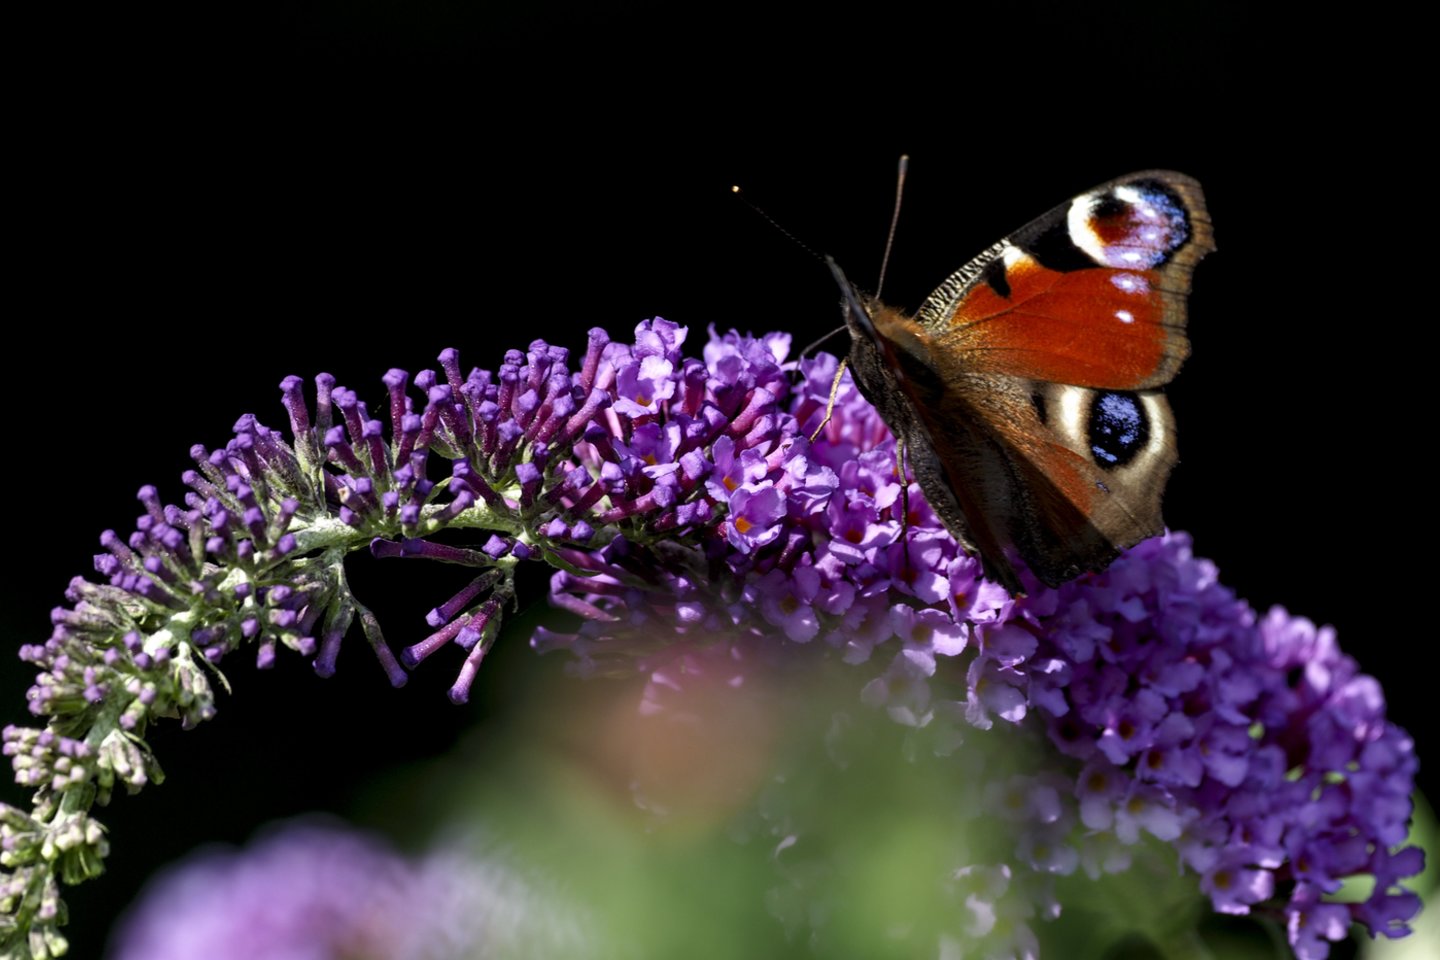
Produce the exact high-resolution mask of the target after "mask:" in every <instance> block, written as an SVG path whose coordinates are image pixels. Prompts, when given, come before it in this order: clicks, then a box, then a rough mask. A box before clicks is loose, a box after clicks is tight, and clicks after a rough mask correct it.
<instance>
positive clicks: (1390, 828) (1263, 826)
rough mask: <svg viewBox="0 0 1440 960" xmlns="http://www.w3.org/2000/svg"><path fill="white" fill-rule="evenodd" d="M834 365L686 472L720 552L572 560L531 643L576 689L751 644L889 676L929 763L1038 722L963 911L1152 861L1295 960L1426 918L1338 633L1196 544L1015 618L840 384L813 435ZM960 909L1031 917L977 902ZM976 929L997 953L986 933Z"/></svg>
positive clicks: (760, 356)
mask: <svg viewBox="0 0 1440 960" xmlns="http://www.w3.org/2000/svg"><path fill="white" fill-rule="evenodd" d="M781 345H782V344H781V342H780V341H777V340H776V339H775V338H773V337H772V338H767V339H765V340H753V339H750V338H743V337H738V336H736V335H734V334H731V335H728V336H726V337H723V338H715V339H712V342H711V344H710V345H709V347H708V348H707V355H706V356H707V361H708V362H709V363H710V364H711V365H718V363H719V362H729V363H731V364H732V365H734V366H739V367H748V369H749V370H750V371H751V374H750V375H751V376H752V377H754V378H755V379H757V380H760V381H762V382H771V383H779V382H780V380H779V374H780V371H781V362H782V361H783V353H781V351H780V349H779V347H780V346H781ZM836 367H837V363H836V361H835V360H834V359H833V358H830V357H827V356H824V355H822V356H820V357H817V358H815V359H813V360H806V361H802V362H801V363H800V364H799V365H798V369H799V371H800V373H801V375H802V377H803V379H802V380H801V381H800V383H799V384H798V386H797V387H796V388H795V390H794V392H793V396H792V397H790V398H789V402H788V403H787V404H786V405H785V408H784V409H783V410H782V411H780V412H779V413H777V414H776V418H775V425H774V426H773V427H772V428H771V429H770V430H768V431H767V432H761V433H752V434H749V435H747V436H745V437H744V438H743V439H737V440H736V441H734V442H724V443H723V444H722V443H717V444H716V445H715V453H716V456H715V457H714V459H713V461H712V462H710V463H705V464H702V465H701V468H700V469H701V470H702V471H708V476H706V477H705V478H704V489H705V493H706V494H707V495H708V496H709V497H710V498H711V499H712V500H713V501H714V502H715V508H714V509H715V512H716V513H717V515H719V516H720V518H721V519H720V520H719V522H718V524H717V526H716V531H715V533H714V534H713V535H712V536H711V537H710V538H709V539H708V540H705V541H702V542H701V543H699V544H697V545H695V546H694V547H692V548H691V549H690V550H689V551H688V552H687V551H683V550H681V549H679V548H675V547H672V549H671V550H669V551H667V552H664V553H660V552H655V553H651V554H647V555H646V556H645V559H644V561H643V562H638V561H637V555H636V551H635V550H634V549H633V547H632V546H630V545H623V546H618V545H612V546H611V547H610V548H608V549H607V550H603V551H599V552H596V553H593V554H591V555H590V556H589V557H588V558H587V559H586V561H584V562H585V564H586V565H587V572H588V573H589V574H590V575H589V576H588V577H578V576H574V575H573V574H570V573H568V572H561V573H557V574H556V575H555V576H554V578H553V580H552V591H553V600H554V602H555V603H556V604H557V605H559V606H562V607H564V608H566V609H568V610H571V611H572V612H575V613H578V614H580V615H581V617H582V618H583V622H582V624H581V625H580V627H579V629H578V631H576V632H575V633H572V634H556V633H552V632H548V631H543V630H542V631H541V633H540V635H539V636H537V638H536V640H535V643H536V645H537V646H538V647H540V648H541V649H556V648H563V649H567V650H569V651H570V652H571V653H573V654H574V655H575V657H576V660H575V664H576V668H577V669H578V670H579V671H581V672H593V671H596V670H601V669H615V668H616V664H617V662H623V661H625V660H627V659H634V660H635V664H636V666H637V667H638V668H639V669H642V670H649V671H651V678H652V683H651V687H650V690H649V697H650V699H651V701H652V702H653V705H655V706H656V707H657V708H658V707H659V706H660V705H662V704H663V703H664V702H665V701H666V700H667V699H668V698H673V697H675V696H676V691H677V689H678V688H679V687H680V686H681V685H682V684H683V676H684V675H685V674H686V673H692V674H693V673H698V672H702V671H703V670H707V669H708V670H713V669H715V667H716V666H717V665H724V666H728V668H729V669H731V670H735V671H736V672H737V673H738V672H739V669H740V668H739V667H738V664H740V663H743V662H746V661H750V660H753V659H754V657H755V650H756V648H757V647H758V646H760V645H761V644H762V643H763V642H764V641H765V640H766V638H770V639H771V641H772V643H773V638H776V637H780V636H783V637H785V638H787V639H788V640H789V641H791V642H794V643H806V642H809V641H812V640H815V639H817V638H818V639H819V640H821V641H822V642H823V643H825V644H826V645H828V646H830V647H832V648H834V649H835V650H837V651H838V652H839V654H840V655H841V656H842V657H843V658H844V659H845V660H846V661H848V662H852V663H860V662H864V661H867V660H868V659H870V658H871V657H872V654H874V653H876V652H879V651H893V653H889V654H888V656H887V661H886V663H885V664H884V665H883V666H882V668H881V670H880V672H879V675H877V676H875V677H874V678H873V679H872V680H871V681H870V682H869V683H868V684H867V685H866V686H865V688H864V690H863V693H862V696H863V698H864V699H865V700H866V701H867V702H869V703H871V704H873V705H875V706H880V707H883V708H885V709H886V710H887V711H888V712H889V713H890V714H891V716H892V717H894V718H895V719H896V720H898V721H900V722H902V723H905V724H908V725H911V726H913V727H916V728H917V729H918V730H921V731H923V733H924V734H925V735H926V736H928V738H929V740H930V742H931V744H932V745H933V748H934V749H935V751H936V752H938V753H941V754H945V753H949V752H951V751H952V750H953V749H954V747H955V746H956V745H957V744H958V743H959V742H960V740H961V738H962V737H963V735H964V733H963V731H964V728H965V727H967V726H968V727H973V728H979V729H989V728H990V727H991V726H992V725H993V724H994V722H995V719H996V718H1000V719H1002V720H1004V721H1007V722H1009V723H1012V724H1020V723H1021V722H1022V721H1024V720H1025V719H1026V718H1027V716H1029V715H1031V714H1035V715H1038V718H1037V719H1038V720H1039V722H1040V724H1041V725H1043V727H1044V729H1045V731H1046V733H1047V734H1048V737H1049V739H1050V741H1051V743H1052V745H1053V749H1054V750H1057V751H1058V752H1059V754H1060V759H1059V762H1056V763H1051V764H1049V765H1048V768H1047V769H1046V770H1045V771H1044V772H1043V773H1041V774H1037V775H1036V776H1034V777H1032V778H1029V779H1026V778H1017V779H1016V780H1014V781H1011V782H1008V783H1007V784H1006V785H1005V787H1004V790H1005V791H1006V792H1007V794H1008V795H1009V796H1010V800H1009V801H1007V802H1006V803H1005V804H1001V803H999V802H998V801H996V802H995V803H994V804H987V807H989V806H993V807H994V808H995V809H996V810H997V811H999V812H1001V813H1002V814H1004V815H1005V816H1006V817H1009V818H1012V819H1015V818H1017V817H1018V818H1019V819H1020V820H1022V821H1024V822H1025V823H1026V829H1024V830H1022V831H1021V832H1020V836H1021V840H1020V841H1019V843H1018V847H1017V850H1016V851H1015V861H1014V862H1007V863H1000V864H970V865H964V866H962V867H960V868H959V870H960V873H961V874H963V875H965V876H970V877H972V878H973V877H990V878H992V879H993V878H994V877H998V876H1001V875H1003V876H1004V877H1005V883H1003V884H998V885H997V884H994V883H989V884H980V885H979V886H978V887H976V889H977V890H984V889H996V890H1004V891H1005V892H1006V894H1007V895H1008V896H1010V897H1012V898H1014V897H1017V896H1018V897H1023V898H1025V899H1028V900H1031V901H1035V902H1040V901H1043V900H1044V899H1045V898H1046V896H1047V895H1046V894H1045V892H1044V887H1045V883H1044V882H1043V881H1044V880H1045V878H1047V877H1049V876H1053V875H1059V874H1068V873H1071V872H1073V871H1075V870H1076V869H1078V868H1081V867H1083V868H1084V869H1085V870H1087V871H1088V872H1091V873H1092V875H1093V874H1098V873H1100V872H1105V871H1113V870H1116V869H1122V868H1123V867H1124V866H1125V865H1127V864H1128V863H1129V861H1130V859H1131V850H1132V848H1134V846H1135V845H1136V844H1137V842H1138V841H1139V840H1140V839H1141V837H1142V835H1148V836H1152V837H1155V838H1158V839H1159V840H1162V841H1165V842H1168V843H1170V844H1171V845H1172V846H1173V847H1174V849H1175V850H1177V851H1178V853H1179V855H1180V857H1181V859H1182V860H1183V862H1184V863H1185V864H1186V865H1188V866H1189V867H1190V868H1191V869H1193V870H1195V871H1196V872H1197V873H1198V874H1199V875H1200V877H1201V886H1202V888H1203V889H1204V890H1205V892H1206V893H1207V895H1208V896H1209V897H1210V899H1211V902H1212V903H1213V905H1214V907H1215V909H1216V910H1219V911H1222V912H1227V913H1246V912H1249V910H1250V909H1251V908H1252V907H1255V906H1256V905H1259V904H1262V903H1269V902H1275V903H1277V904H1278V905H1279V907H1280V909H1281V910H1282V912H1283V914H1284V916H1285V919H1286V922H1287V924H1288V926H1289V931H1290V941H1291V944H1292V946H1293V947H1294V949H1295V950H1296V952H1297V954H1298V955H1299V956H1301V957H1303V958H1306V960H1309V958H1320V957H1324V956H1325V955H1326V954H1327V952H1328V945H1327V941H1328V940H1333V939H1336V938H1338V937H1340V936H1343V935H1344V933H1345V931H1346V930H1347V928H1348V925H1349V922H1350V921H1355V922H1358V923H1360V924H1362V925H1364V926H1365V927H1366V928H1367V929H1368V930H1370V931H1371V933H1372V934H1386V935H1390V936H1397V935H1403V934H1404V933H1406V932H1408V927H1407V926H1406V921H1407V920H1408V919H1409V918H1410V917H1412V916H1413V915H1414V914H1415V912H1416V911H1417V910H1418V909H1419V901H1418V898H1416V897H1415V895H1414V894H1412V893H1409V892H1406V891H1403V890H1401V889H1400V888H1398V887H1397V885H1396V883H1397V881H1398V880H1399V879H1400V878H1403V877H1406V876H1411V875H1414V874H1415V873H1418V872H1419V870H1420V868H1421V866H1422V863H1423V860H1422V857H1421V854H1420V851H1419V850H1418V849H1416V848H1407V849H1403V850H1400V849H1397V848H1398V847H1399V846H1400V845H1401V844H1403V842H1404V840H1405V836H1406V826H1407V822H1408V819H1409V816H1410V812H1411V801H1410V793H1411V791H1412V789H1413V786H1414V774H1415V770H1416V760H1415V757H1414V753H1413V743H1412V741H1411V740H1410V738H1409V737H1408V736H1407V735H1406V734H1405V733H1404V732H1403V731H1401V730H1400V729H1399V728H1397V727H1395V726H1394V725H1393V724H1390V723H1388V722H1387V721H1386V720H1385V710H1384V699H1383V696H1382V694H1381V691H1380V688H1379V685H1378V684H1377V683H1376V682H1375V681H1374V680H1373V679H1372V678H1370V677H1367V676H1364V675H1363V674H1360V673H1359V671H1358V669H1357V668H1356V665H1355V663H1354V661H1353V660H1351V659H1350V658H1348V657H1345V656H1344V655H1343V654H1341V653H1340V651H1339V648H1338V647H1337V646H1336V644H1335V641H1334V634H1333V631H1330V630H1328V629H1327V630H1317V629H1316V628H1315V627H1314V625H1313V624H1311V623H1309V621H1306V620H1303V619H1296V618H1292V617H1290V616H1289V615H1287V614H1286V613H1284V612H1283V611H1280V610H1275V611H1272V612H1271V613H1270V614H1269V615H1268V616H1266V617H1263V618H1261V617H1258V616H1257V615H1256V614H1255V612H1254V611H1253V610H1252V609H1251V608H1250V607H1248V606H1247V605H1246V604H1244V603H1243V602H1241V601H1239V600H1237V599H1236V598H1235V596H1234V595H1233V593H1231V592H1230V591H1228V590H1227V589H1225V588H1224V587H1223V586H1221V585H1220V584H1219V583H1218V579H1217V574H1216V571H1215V568H1214V566H1213V565H1212V564H1210V563H1208V562H1207V561H1203V560H1198V559H1196V558H1194V557H1193V556H1192V555H1191V552H1190V544H1189V540H1188V538H1186V537H1185V536H1183V535H1168V536H1166V537H1163V538H1157V539H1155V540H1151V541H1147V542H1145V543H1142V544H1140V545H1139V546H1137V547H1136V548H1134V549H1133V550H1130V551H1128V552H1127V553H1126V554H1125V555H1124V556H1122V557H1121V558H1120V559H1119V560H1117V561H1116V562H1115V563H1114V564H1113V565H1112V566H1111V568H1110V569H1109V570H1108V571H1106V572H1105V573H1103V574H1099V575H1093V576H1087V577H1083V578H1081V579H1079V580H1076V581H1073V582H1072V583H1069V584H1066V585H1064V586H1062V587H1060V588H1058V589H1046V588H1038V589H1037V590H1036V592H1034V593H1032V594H1031V595H1029V596H1027V597H1024V598H1020V599H1016V598H1012V597H1010V596H1009V595H1008V594H1007V593H1006V592H1005V591H1004V590H1003V589H1002V588H1000V587H999V586H997V585H996V584H993V583H991V582H989V581H987V580H985V579H984V578H983V576H982V572H981V570H980V566H979V564H978V562H977V561H976V560H975V559H974V558H972V557H970V556H967V555H966V554H964V553H963V551H960V550H959V549H958V548H957V545H956V543H955V541H954V539H953V538H952V537H951V536H950V535H949V534H948V533H947V532H946V530H945V529H944V527H943V526H942V524H941V523H940V521H939V519H938V518H937V517H936V515H935V514H934V512H933V511H931V510H930V508H929V507H928V505H927V504H926V503H925V502H924V499H923V495H922V494H921V492H920V490H919V487H918V485H917V484H915V483H914V482H913V481H912V480H910V478H909V477H908V476H907V477H906V479H905V482H902V481H901V478H900V476H901V475H900V473H899V469H898V464H897V459H896V451H895V444H894V441H893V439H891V437H890V435H889V433H888V431H887V430H886V428H885V426H884V424H883V423H882V422H881V421H880V420H879V418H878V416H877V415H876V414H875V412H874V410H873V409H872V408H871V407H870V406H869V405H868V404H867V403H865V401H864V400H863V398H861V397H860V396H859V393H858V391H857V390H856V389H855V388H854V387H853V386H852V385H850V384H849V382H848V380H845V381H842V386H841V389H840V390H839V391H838V393H837V394H836V396H835V400H834V409H833V412H832V413H831V416H830V418H829V419H828V421H826V422H824V425H823V427H821V423H822V421H825V411H826V408H827V405H828V403H829V400H830V394H831V391H832V384H833V383H834V380H835V372H836ZM817 428H820V432H819V433H818V435H816V436H815V437H814V439H813V442H812V441H810V440H807V438H806V437H807V434H809V433H811V432H813V431H815V430H816V429H817ZM666 468H667V464H665V463H659V464H656V465H654V466H652V467H651V469H655V470H663V469H666ZM691 472H692V473H693V472H697V471H694V470H692V471H691ZM642 572H643V573H642ZM661 631H664V632H667V633H670V634H672V637H671V638H670V642H668V643H665V644H663V645H662V644H660V643H659V642H658V641H657V636H656V635H657V634H658V633H660V632H661ZM692 637H694V638H701V639H700V641H699V642H698V643H697V642H692V640H690V639H689V638H692ZM710 638H721V639H718V640H714V639H710ZM1029 726H1031V727H1033V726H1034V723H1033V721H1032V723H1031V724H1030V725H1029ZM1057 778H1058V779H1057ZM1021 794H1023V796H1020V795H1021ZM1027 818H1028V819H1027ZM997 871H998V872H997ZM1027 874H1028V875H1029V878H1030V880H1032V881H1036V880H1038V881H1040V882H1039V883H1036V882H1028V883H1027ZM1356 875H1370V876H1373V877H1375V878H1376V880H1377V882H1376V885H1375V887H1374V892H1373V893H1372V894H1371V896H1370V897H1369V898H1368V899H1367V900H1365V901H1363V902H1360V903H1332V902H1327V901H1325V900H1323V899H1322V898H1323V897H1324V896H1326V895H1329V894H1333V893H1335V892H1336V891H1337V890H1338V888H1339V886H1340V884H1341V881H1342V880H1343V879H1344V878H1346V877H1350V876H1356ZM957 876H958V875H957ZM1277 898H1278V899H1277ZM969 902H970V903H971V906H972V909H981V907H979V906H976V905H977V904H984V906H983V910H982V912H986V913H987V915H1004V914H1005V913H1006V912H1007V911H1008V912H1010V913H1012V914H1019V913H1024V911H1020V910H1016V909H1013V908H1008V907H1002V906H1000V905H997V904H995V903H987V901H985V898H984V897H983V896H981V895H980V894H979V893H972V894H971V895H970V900H969ZM992 919H993V918H992ZM979 927H980V928H983V929H984V931H985V933H986V934H987V935H988V932H989V930H990V928H991V927H993V922H992V923H982V924H980V925H979ZM970 933H971V936H972V937H973V936H975V935H976V929H974V928H972V930H971V932H970ZM1003 934H1004V938H1003V943H1002V942H997V943H993V944H992V945H991V948H992V949H994V950H996V951H999V952H1000V953H1004V951H1006V950H1010V949H1012V948H1013V947H1014V945H1015V943H1017V942H1020V943H1025V942H1029V940H1030V939H1031V938H1030V937H1029V935H1028V934H1026V933H1025V932H1024V929H1023V925H1019V926H1017V925H1016V924H1013V923H1012V924H1010V925H1008V926H1006V927H1005V929H1004V931H1003Z"/></svg>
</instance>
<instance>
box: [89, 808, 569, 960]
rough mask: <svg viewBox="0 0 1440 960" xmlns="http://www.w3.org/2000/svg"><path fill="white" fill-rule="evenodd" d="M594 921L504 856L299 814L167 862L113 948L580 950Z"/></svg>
mask: <svg viewBox="0 0 1440 960" xmlns="http://www.w3.org/2000/svg"><path fill="white" fill-rule="evenodd" d="M177 917H178V918H181V920H180V921H179V922H177V919H176V918H177ZM588 926H589V924H588V922H587V921H586V919H585V918H584V916H583V914H582V913H580V912H579V911H578V910H577V909H576V908H575V906H574V905H573V904H569V903H566V902H565V901H564V900H563V899H560V898H557V896H556V892H555V891H553V890H546V891H541V890H539V889H536V888H535V886H534V885H533V883H532V882H530V881H528V880H526V879H524V878H522V877H521V876H519V875H518V874H516V873H515V872H514V871H513V870H511V869H509V868H507V867H505V866H504V865H503V864H500V863H497V862H493V861H491V862H487V860H485V859H483V858H476V859H472V858H469V857H466V856H465V855H463V854H460V853H457V852H454V851H453V850H452V851H448V852H445V853H437V854H431V855H430V856H428V857H425V858H423V859H417V860H412V859H408V858H404V857H401V856H400V855H399V854H396V853H395V852H393V851H392V850H390V849H388V848H387V847H385V846H384V845H383V844H381V843H380V842H379V841H376V840H372V839H370V838H368V837H366V836H363V835H360V834H356V833H353V832H350V831H347V830H343V829H341V828H340V827H338V826H331V825H323V824H304V823H300V824H289V825H285V826H283V827H281V828H279V829H276V830H274V831H273V832H272V833H271V834H270V835H269V836H267V837H264V838H263V839H261V840H260V841H258V842H257V843H255V844H253V845H252V846H250V847H249V848H248V849H246V850H243V851H228V850H227V851H219V850H211V851H206V852H202V853H201V854H199V855H198V856H196V857H193V858H192V859H191V860H190V861H189V862H187V863H185V864H182V865H179V866H177V867H173V868H171V869H170V870H169V871H167V872H166V873H163V874H161V875H160V876H159V877H157V878H156V879H155V880H154V881H153V882H152V883H151V884H150V885H149V887H148V889H147V890H146V891H145V892H144V894H143V895H142V897H141V899H140V901H139V903H138V905H137V907H136V908H135V909H134V910H133V911H132V913H131V914H130V916H129V917H127V918H126V919H125V920H124V921H123V922H122V924H121V926H120V928H119V930H118V932H117V934H116V936H115V938H114V942H113V943H112V947H111V954H112V955H113V956H114V957H116V958H117V960H142V958H143V960H190V958H193V957H197V956H204V957H210V958H212V960H251V958H254V957H266V958H269V960H285V958H294V960H302V958H307V957H336V956H345V957H375V958H381V957H385V958H391V960H452V958H455V957H462V956H463V957H469V956H485V957H497V958H501V957H546V956H555V957H575V956H586V955H590V954H593V953H596V952H597V951H595V950H593V949H592V947H591V946H590V944H591V941H592V935H591V933H590V931H588V930H587V927H588Z"/></svg>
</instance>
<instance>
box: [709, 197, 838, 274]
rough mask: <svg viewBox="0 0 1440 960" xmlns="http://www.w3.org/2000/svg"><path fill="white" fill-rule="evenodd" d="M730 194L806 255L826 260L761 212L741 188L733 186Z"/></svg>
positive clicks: (778, 222)
mask: <svg viewBox="0 0 1440 960" xmlns="http://www.w3.org/2000/svg"><path fill="white" fill-rule="evenodd" d="M730 192H731V193H733V194H735V196H737V197H739V198H740V202H741V203H743V204H745V206H747V207H749V208H750V209H751V210H753V211H754V212H755V215H756V216H758V217H759V218H760V219H762V220H764V221H765V222H766V223H768V224H770V226H772V227H774V228H775V229H776V230H779V231H780V233H781V234H783V235H784V236H785V237H787V238H789V240H790V242H792V243H794V244H795V246H797V247H799V248H800V249H801V250H804V251H805V252H806V253H808V254H810V256H812V257H814V258H815V259H816V260H824V259H825V258H824V257H823V256H821V255H820V254H818V253H816V252H815V249H814V248H813V247H811V246H810V245H809V244H808V243H806V242H805V241H804V240H801V239H800V238H799V237H797V236H795V234H793V233H791V232H790V231H789V230H786V229H785V228H784V227H782V226H780V221H778V220H776V219H775V218H774V217H772V216H770V214H768V213H766V212H765V211H764V210H761V209H760V208H759V207H758V206H756V205H755V204H753V203H751V202H750V198H749V197H747V196H745V194H744V192H743V191H742V190H741V189H740V187H739V186H732V187H731V188H730Z"/></svg>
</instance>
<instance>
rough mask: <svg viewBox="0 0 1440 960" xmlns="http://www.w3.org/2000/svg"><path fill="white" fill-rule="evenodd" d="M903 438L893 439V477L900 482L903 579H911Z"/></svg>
mask: <svg viewBox="0 0 1440 960" xmlns="http://www.w3.org/2000/svg"><path fill="white" fill-rule="evenodd" d="M905 454H906V450H905V438H904V437H896V438H895V476H896V477H897V478H898V479H899V480H900V510H901V513H900V544H901V546H902V547H904V552H903V553H902V554H901V558H902V561H901V562H903V563H904V565H905V566H904V571H905V577H906V579H907V580H909V579H910V578H911V575H912V574H911V570H910V547H909V544H908V542H907V535H908V534H909V532H910V478H909V476H907V475H906V472H905Z"/></svg>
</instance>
